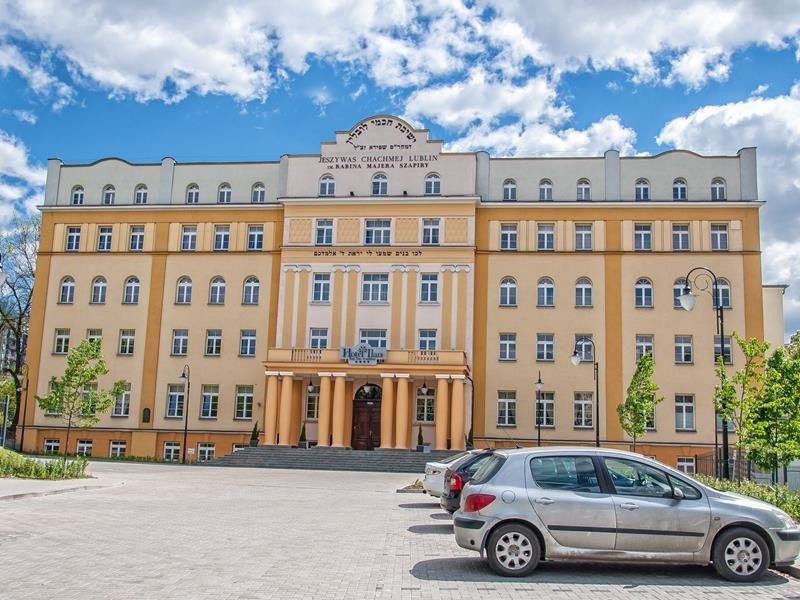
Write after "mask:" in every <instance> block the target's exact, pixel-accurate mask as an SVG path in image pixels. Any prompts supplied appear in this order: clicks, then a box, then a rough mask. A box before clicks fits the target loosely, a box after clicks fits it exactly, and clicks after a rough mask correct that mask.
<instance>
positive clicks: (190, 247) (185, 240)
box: [181, 225, 197, 252]
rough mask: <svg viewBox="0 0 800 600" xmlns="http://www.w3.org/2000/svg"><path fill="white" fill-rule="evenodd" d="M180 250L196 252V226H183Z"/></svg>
mask: <svg viewBox="0 0 800 600" xmlns="http://www.w3.org/2000/svg"><path fill="white" fill-rule="evenodd" d="M181 250H182V251H183V252H194V251H195V250H197V225H184V226H183V227H181Z"/></svg>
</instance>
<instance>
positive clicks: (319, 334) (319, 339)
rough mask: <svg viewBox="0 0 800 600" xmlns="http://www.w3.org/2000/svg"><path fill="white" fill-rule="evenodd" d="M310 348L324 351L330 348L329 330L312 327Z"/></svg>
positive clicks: (309, 340) (309, 341) (309, 335)
mask: <svg viewBox="0 0 800 600" xmlns="http://www.w3.org/2000/svg"><path fill="white" fill-rule="evenodd" d="M308 346H309V348H313V349H315V350H324V349H325V348H327V347H328V328H327V327H312V328H311V329H310V330H309V332H308Z"/></svg>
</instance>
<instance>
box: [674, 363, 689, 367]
mask: <svg viewBox="0 0 800 600" xmlns="http://www.w3.org/2000/svg"><path fill="white" fill-rule="evenodd" d="M675 366H676V367H692V366H694V363H693V362H676V363H675Z"/></svg>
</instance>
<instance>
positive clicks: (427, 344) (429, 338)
mask: <svg viewBox="0 0 800 600" xmlns="http://www.w3.org/2000/svg"><path fill="white" fill-rule="evenodd" d="M419 349H420V350H436V330H435V329H420V330H419Z"/></svg>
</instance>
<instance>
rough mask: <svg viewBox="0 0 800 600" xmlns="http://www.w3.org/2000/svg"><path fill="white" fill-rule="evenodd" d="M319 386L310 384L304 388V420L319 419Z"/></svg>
mask: <svg viewBox="0 0 800 600" xmlns="http://www.w3.org/2000/svg"><path fill="white" fill-rule="evenodd" d="M319 390H320V386H318V385H314V384H310V385H309V386H308V387H307V388H306V404H305V413H304V414H305V416H306V421H316V420H318V419H319V396H320V391H319Z"/></svg>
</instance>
